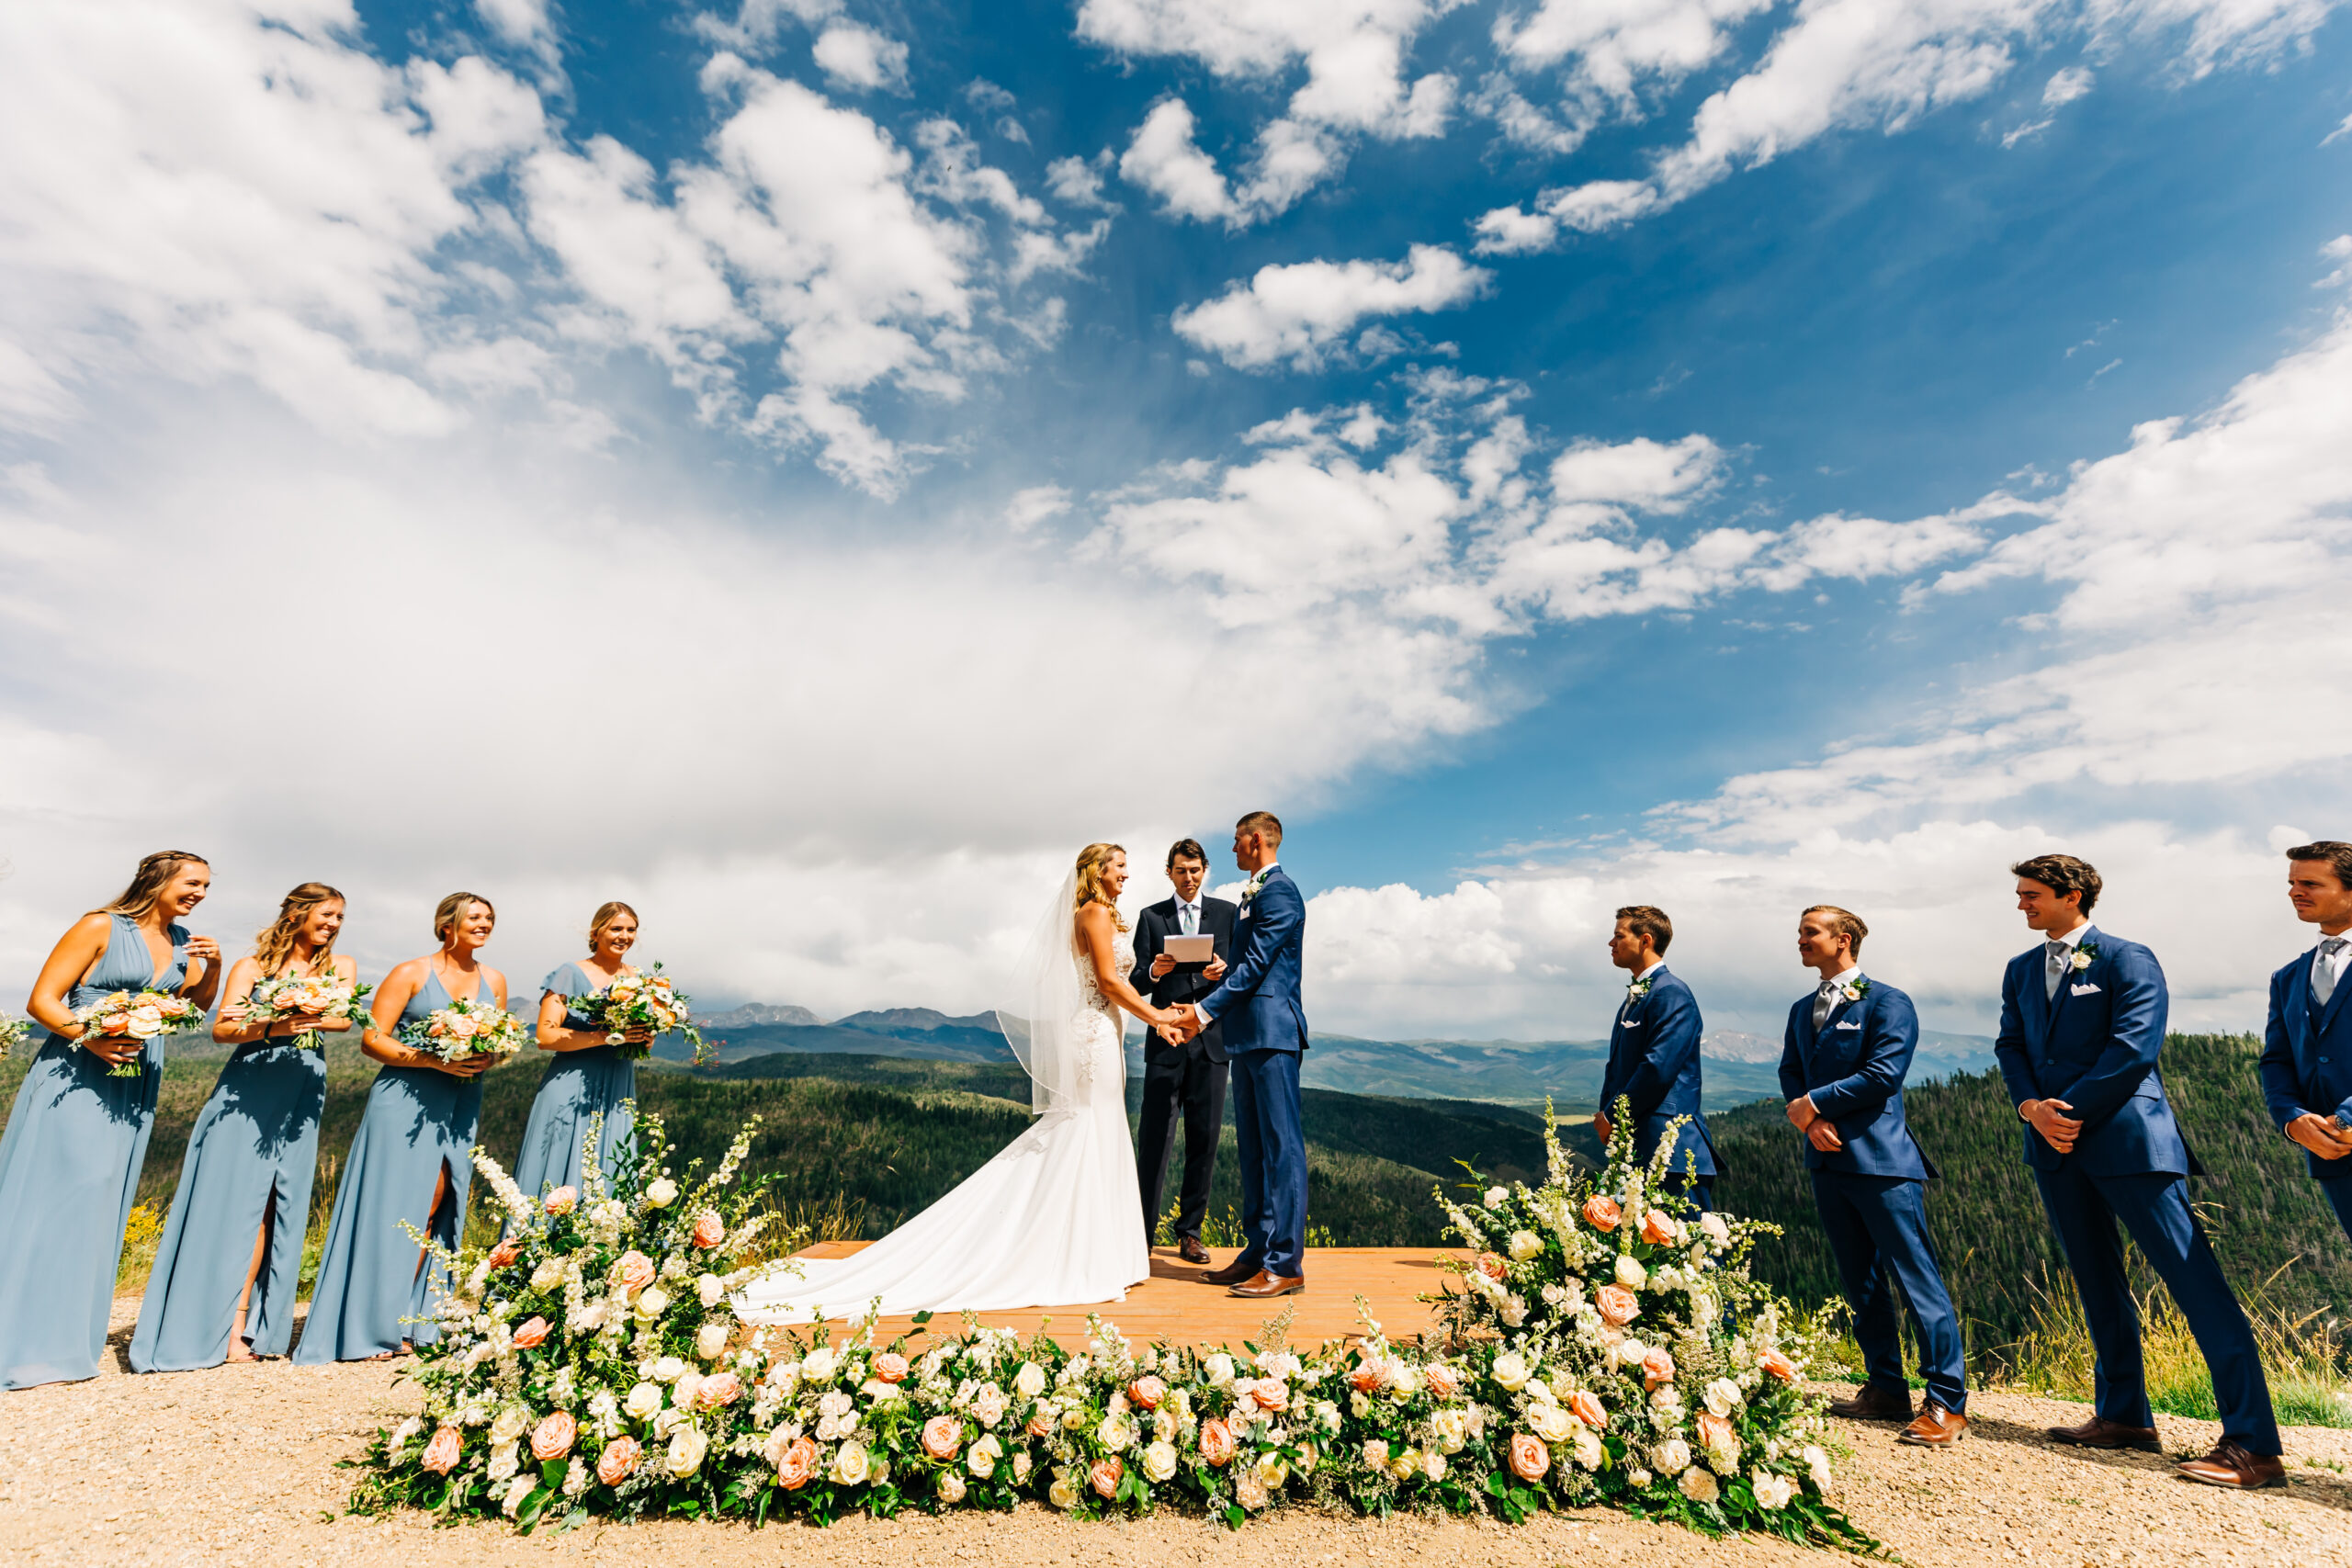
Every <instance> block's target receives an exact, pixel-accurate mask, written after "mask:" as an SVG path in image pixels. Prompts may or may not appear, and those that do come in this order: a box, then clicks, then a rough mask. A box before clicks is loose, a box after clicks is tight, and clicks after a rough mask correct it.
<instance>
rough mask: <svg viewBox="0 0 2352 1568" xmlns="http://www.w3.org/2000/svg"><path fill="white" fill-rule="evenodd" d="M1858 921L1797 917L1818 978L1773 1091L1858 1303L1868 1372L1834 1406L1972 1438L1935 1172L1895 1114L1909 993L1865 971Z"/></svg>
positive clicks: (1939, 1443)
mask: <svg viewBox="0 0 2352 1568" xmlns="http://www.w3.org/2000/svg"><path fill="white" fill-rule="evenodd" d="M1870 934H1871V929H1870V927H1868V926H1866V925H1864V924H1863V923H1862V920H1861V917H1860V916H1859V915H1856V914H1854V913H1853V912H1851V911H1850V910H1847V909H1841V908H1838V906H1836V905H1835V904H1815V906H1814V907H1813V908H1810V909H1807V910H1805V911H1804V914H1802V915H1800V916H1799V917H1797V961H1798V962H1799V963H1801V964H1804V965H1805V966H1806V967H1808V968H1810V969H1813V970H1815V972H1817V973H1818V974H1819V975H1820V976H1821V984H1820V985H1819V986H1818V987H1815V990H1814V992H1813V994H1812V995H1810V996H1807V997H1805V998H1802V999H1801V1000H1799V1001H1798V1002H1797V1004H1796V1005H1795V1006H1794V1007H1792V1008H1791V1009H1790V1010H1789V1027H1788V1032H1787V1034H1786V1035H1785V1036H1784V1038H1783V1042H1782V1044H1781V1095H1782V1096H1783V1097H1784V1098H1785V1099H1786V1100H1788V1102H1789V1120H1790V1121H1791V1122H1794V1123H1795V1124H1796V1129H1797V1131H1798V1132H1800V1133H1803V1134H1804V1137H1805V1150H1804V1163H1805V1167H1806V1168H1807V1169H1808V1170H1810V1171H1811V1172H1812V1174H1813V1201H1814V1202H1815V1204H1816V1205H1817V1206H1818V1207H1819V1208H1820V1210H1821V1225H1822V1228H1823V1229H1824V1230H1826V1231H1827V1232H1828V1233H1829V1250H1830V1252H1831V1253H1832V1254H1833V1255H1834V1256H1835V1257H1836V1258H1837V1259H1838V1279H1839V1280H1841V1281H1842V1282H1843V1283H1844V1285H1845V1288H1846V1300H1847V1301H1848V1302H1849V1303H1851V1305H1852V1306H1853V1309H1854V1340H1855V1343H1857V1344H1859V1345H1860V1347H1861V1348H1862V1365H1863V1367H1864V1369H1865V1371H1867V1373H1868V1376H1867V1379H1866V1381H1865V1382H1863V1384H1862V1386H1861V1388H1860V1390H1858V1391H1857V1392H1856V1393H1855V1394H1854V1397H1853V1398H1851V1399H1844V1400H1839V1401H1838V1402H1837V1403H1836V1404H1832V1405H1830V1407H1829V1409H1830V1412H1831V1414H1833V1415H1837V1416H1845V1417H1847V1418H1848V1419H1849V1420H1856V1421H1905V1422H1909V1423H1910V1424H1909V1425H1908V1426H1906V1427H1904V1428H1903V1435H1902V1436H1901V1437H1900V1438H1897V1439H1896V1440H1897V1441H1899V1442H1905V1443H1913V1444H1917V1445H1918V1446H1919V1447H1922V1448H1932V1449H1948V1448H1951V1446H1952V1445H1953V1444H1955V1443H1957V1442H1959V1441H1960V1440H1961V1438H1963V1437H1966V1436H1967V1435H1968V1416H1966V1415H1965V1414H1964V1412H1965V1411H1966V1410H1967V1408H1968V1361H1967V1356H1966V1353H1965V1351H1964V1350H1963V1349H1962V1345H1961V1337H1960V1314H1959V1313H1958V1312H1956V1311H1954V1310H1953V1308H1952V1304H1951V1292H1950V1291H1948V1290H1946V1289H1945V1288H1944V1276H1943V1269H1941V1268H1940V1267H1939V1265H1938V1264H1937V1262H1936V1249H1935V1247H1934V1245H1933V1244H1932V1243H1931V1242H1930V1241H1929V1240H1928V1201H1927V1183H1928V1180H1929V1179H1931V1178H1933V1177H1934V1176H1935V1174H1936V1168H1935V1167H1934V1166H1933V1165H1930V1164H1929V1163H1928V1156H1927V1155H1926V1154H1925V1153H1923V1152H1922V1151H1921V1150H1920V1148H1919V1142H1918V1140H1917V1138H1914V1137H1913V1136H1912V1135H1911V1125H1910V1123H1909V1122H1906V1121H1905V1120H1904V1117H1903V1080H1904V1079H1905V1077H1908V1076H1909V1074H1910V1071H1911V1057H1912V1055H1913V1053H1915V1052H1917V1050H1918V1048H1919V1015H1918V1013H1917V1010H1914V1009H1913V1007H1912V1006H1911V998H1909V997H1907V996H1905V995H1904V994H1903V993H1902V992H1901V991H1898V990H1896V989H1895V988H1894V987H1892V986H1890V985H1887V984H1886V983H1885V982H1884V981H1882V980H1873V979H1871V977H1870V976H1867V975H1864V974H1863V973H1862V968H1861V953H1862V939H1863V938H1864V937H1866V936H1868V935H1870ZM1898 1287H1899V1288H1900V1289H1901V1291H1902V1292H1903V1300H1904V1301H1905V1302H1907V1303H1910V1307H1911V1326H1912V1329H1913V1330H1914V1332H1916V1333H1917V1336H1918V1339H1919V1371H1920V1372H1921V1374H1922V1375H1923V1376H1924V1377H1925V1378H1926V1379H1927V1383H1928V1399H1927V1404H1925V1405H1924V1406H1923V1407H1922V1408H1921V1410H1920V1411H1919V1414H1918V1416H1917V1418H1916V1419H1915V1418H1914V1417H1913V1416H1912V1414H1911V1384H1910V1382H1909V1381H1908V1380H1907V1379H1905V1377H1904V1375H1903V1323H1902V1314H1901V1313H1900V1311H1899V1310H1898V1308H1897V1306H1896V1304H1895V1290H1896V1288H1898Z"/></svg>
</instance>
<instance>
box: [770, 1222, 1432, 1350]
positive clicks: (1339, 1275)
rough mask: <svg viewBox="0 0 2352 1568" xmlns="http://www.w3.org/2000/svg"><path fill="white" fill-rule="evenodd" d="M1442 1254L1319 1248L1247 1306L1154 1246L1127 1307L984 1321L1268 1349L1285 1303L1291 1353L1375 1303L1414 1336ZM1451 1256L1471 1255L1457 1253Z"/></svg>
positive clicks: (1395, 1332)
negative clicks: (1272, 1291) (1280, 1286)
mask: <svg viewBox="0 0 2352 1568" xmlns="http://www.w3.org/2000/svg"><path fill="white" fill-rule="evenodd" d="M865 1245H866V1244H865V1242H862V1241H828V1242H819V1243H818V1244H817V1245H816V1246H814V1247H808V1248H806V1249H805V1250H803V1251H802V1252H801V1254H800V1256H801V1257H803V1258H846V1257H848V1256H849V1255H850V1254H851V1253H854V1252H855V1251H856V1250H857V1249H858V1248H860V1247H864V1246H865ZM1234 1256H1235V1254H1234V1253H1232V1252H1230V1251H1218V1250H1215V1249H1212V1251H1211V1253H1210V1257H1211V1258H1212V1261H1211V1263H1210V1264H1209V1267H1210V1268H1212V1269H1216V1268H1222V1267H1224V1265H1226V1264H1227V1263H1228V1262H1230V1261H1231V1260H1232V1259H1233V1258H1234ZM1441 1256H1446V1254H1442V1253H1441V1252H1440V1251H1439V1250H1438V1249H1437V1248H1433V1247H1431V1248H1421V1247H1314V1248H1310V1249H1309V1250H1308V1252H1307V1254H1306V1291H1305V1292H1303V1293H1301V1294H1299V1295H1295V1296H1285V1297H1283V1299H1282V1300H1281V1301H1279V1302H1250V1301H1240V1300H1237V1299H1236V1298H1234V1297H1232V1296H1229V1295H1227V1293H1226V1292H1224V1291H1222V1290H1220V1289H1218V1288H1217V1287H1216V1286H1214V1285H1204V1284H1202V1283H1201V1282H1200V1276H1201V1274H1202V1273H1203V1270H1202V1269H1200V1268H1198V1267H1196V1266H1194V1265H1193V1264H1190V1263H1187V1262H1185V1261H1184V1260H1183V1259H1182V1258H1178V1257H1177V1256H1176V1249H1175V1248H1174V1247H1155V1248H1153V1249H1152V1254H1151V1278H1150V1279H1149V1280H1147V1281H1145V1282H1144V1283H1142V1284H1140V1285H1137V1286H1136V1287H1134V1288H1133V1289H1132V1290H1130V1291H1128V1292H1127V1299H1126V1300H1125V1301H1124V1302H1109V1303H1096V1304H1092V1305H1087V1304H1074V1305H1064V1306H1049V1307H1035V1308H1025V1309H1023V1310H1022V1311H1019V1312H989V1313H982V1314H980V1321H981V1322H982V1323H983V1324H985V1325H987V1326H989V1327H990V1328H1011V1329H1014V1330H1017V1331H1018V1332H1019V1333H1021V1334H1022V1335H1023V1336H1024V1337H1025V1336H1027V1335H1030V1334H1034V1333H1035V1332H1036V1330H1037V1328H1038V1326H1039V1325H1040V1324H1041V1323H1043V1324H1044V1325H1045V1327H1046V1332H1047V1333H1048V1334H1050V1335H1052V1336H1053V1337H1054V1338H1055V1339H1057V1340H1058V1341H1059V1342H1060V1343H1062V1344H1063V1345H1065V1346H1069V1347H1076V1346H1078V1345H1080V1344H1082V1343H1084V1341H1085V1338H1086V1318H1087V1314H1090V1313H1100V1314H1102V1315H1103V1317H1104V1318H1105V1319H1106V1320H1107V1321H1109V1322H1112V1323H1115V1324H1117V1325H1119V1332H1120V1333H1122V1334H1124V1335H1125V1336H1126V1337H1128V1338H1129V1339H1130V1340H1132V1341H1134V1342H1135V1343H1136V1345H1137V1346H1142V1345H1145V1344H1148V1343H1149V1342H1151V1341H1153V1340H1156V1339H1166V1340H1169V1341H1171V1342H1180V1343H1185V1344H1193V1345H1230V1346H1233V1347H1234V1348H1239V1347H1240V1345H1241V1344H1242V1342H1243V1341H1244V1340H1255V1341H1256V1342H1257V1343H1259V1344H1261V1345H1263V1344H1264V1343H1265V1340H1264V1338H1263V1337H1262V1336H1261V1333H1260V1330H1261V1328H1262V1326H1263V1325H1265V1323H1266V1322H1267V1320H1269V1319H1270V1318H1272V1317H1273V1316H1274V1315H1276V1314H1278V1313H1279V1312H1281V1310H1282V1309H1283V1307H1284V1306H1288V1307H1290V1308H1292V1309H1293V1311H1292V1317H1291V1325H1290V1347H1291V1348H1293V1349H1295V1350H1304V1349H1306V1348H1310V1347H1313V1346H1317V1345H1320V1344H1323V1343H1325V1342H1326V1341H1329V1340H1333V1339H1351V1338H1354V1337H1357V1336H1359V1335H1360V1334H1362V1333H1363V1326H1362V1324H1361V1323H1360V1321H1359V1320H1358V1317H1357V1313H1356V1302H1355V1298H1356V1297H1357V1296H1359V1295H1361V1296H1363V1297H1364V1298H1366V1300H1368V1301H1369V1302H1370V1303H1371V1306H1372V1314H1373V1316H1374V1317H1375V1318H1378V1319H1379V1320H1380V1325H1381V1327H1382V1329H1383V1331H1385V1333H1386V1334H1387V1336H1388V1337H1390V1338H1391V1339H1395V1340H1404V1339H1409V1338H1411V1337H1413V1336H1414V1335H1416V1334H1420V1333H1425V1332H1430V1331H1431V1330H1433V1329H1434V1328H1435V1326H1436V1324H1435V1320H1434V1319H1433V1318H1432V1317H1431V1315H1430V1307H1429V1306H1428V1305H1427V1304H1426V1303H1422V1302H1419V1301H1417V1300H1415V1299H1414V1298H1416V1297H1418V1296H1423V1295H1434V1294H1435V1293H1436V1292H1437V1291H1438V1289H1439V1286H1440V1285H1441V1283H1442V1282H1444V1281H1445V1280H1448V1278H1449V1276H1447V1275H1446V1274H1445V1273H1443V1272H1442V1271H1441V1270H1440V1269H1439V1268H1438V1267H1437V1261H1436V1260H1437V1258H1439V1257H1441ZM1451 1256H1456V1257H1460V1256H1466V1255H1464V1254H1460V1253H1454V1254H1451ZM911 1326H912V1324H911V1322H910V1320H909V1319H907V1318H903V1317H886V1318H884V1319H882V1321H881V1325H880V1327H879V1329H877V1331H876V1333H877V1337H880V1338H883V1339H888V1337H891V1336H893V1335H897V1334H903V1333H905V1332H907V1331H908V1330H909V1329H910V1327H911ZM956 1326H957V1320H956V1317H955V1316H954V1315H952V1314H944V1315H942V1316H938V1317H934V1318H933V1319H932V1321H931V1325H930V1328H931V1331H932V1332H933V1333H934V1334H936V1333H941V1332H953V1331H954V1330H955V1329H956Z"/></svg>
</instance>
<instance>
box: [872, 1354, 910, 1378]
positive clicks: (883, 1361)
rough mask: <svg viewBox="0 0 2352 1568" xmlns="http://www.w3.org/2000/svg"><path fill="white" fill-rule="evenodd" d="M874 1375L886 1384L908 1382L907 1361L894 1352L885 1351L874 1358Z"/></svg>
mask: <svg viewBox="0 0 2352 1568" xmlns="http://www.w3.org/2000/svg"><path fill="white" fill-rule="evenodd" d="M874 1375H875V1376H876V1377H877V1378H880V1379H881V1380H882V1381H883V1382H906V1381H907V1359H906V1358H905V1357H904V1356H901V1355H899V1354H897V1353H896V1352H894V1351H890V1350H885V1351H883V1352H882V1353H881V1354H880V1355H878V1356H876V1357H875V1358H874Z"/></svg>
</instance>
